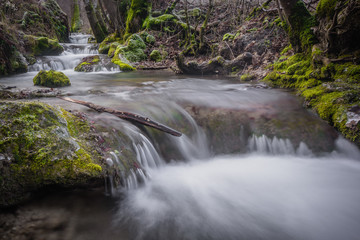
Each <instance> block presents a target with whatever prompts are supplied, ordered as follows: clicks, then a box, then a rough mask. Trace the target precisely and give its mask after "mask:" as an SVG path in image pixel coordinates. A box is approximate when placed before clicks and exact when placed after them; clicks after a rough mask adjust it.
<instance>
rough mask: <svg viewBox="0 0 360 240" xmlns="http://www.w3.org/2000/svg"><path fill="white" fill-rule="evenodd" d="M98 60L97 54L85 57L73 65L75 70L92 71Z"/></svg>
mask: <svg viewBox="0 0 360 240" xmlns="http://www.w3.org/2000/svg"><path fill="white" fill-rule="evenodd" d="M99 63H101V62H100V57H99V56H98V55H95V56H90V57H85V58H83V59H82V60H81V62H80V63H79V64H78V65H77V66H76V67H75V71H76V72H93V71H94V69H95V66H98V65H99Z"/></svg>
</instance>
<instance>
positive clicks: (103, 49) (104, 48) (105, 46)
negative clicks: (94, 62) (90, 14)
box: [99, 33, 121, 54]
mask: <svg viewBox="0 0 360 240" xmlns="http://www.w3.org/2000/svg"><path fill="white" fill-rule="evenodd" d="M114 42H118V43H120V42H121V38H119V37H118V36H116V35H115V33H113V34H110V35H109V36H107V37H106V38H105V39H104V41H102V42H101V43H100V45H99V53H101V54H108V52H109V49H110V45H111V43H114Z"/></svg>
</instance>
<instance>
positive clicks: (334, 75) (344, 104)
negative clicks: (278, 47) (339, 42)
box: [264, 47, 360, 146]
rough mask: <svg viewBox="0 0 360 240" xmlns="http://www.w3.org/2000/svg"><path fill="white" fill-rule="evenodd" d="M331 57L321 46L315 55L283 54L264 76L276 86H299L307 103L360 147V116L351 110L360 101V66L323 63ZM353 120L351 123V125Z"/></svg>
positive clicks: (315, 50)
mask: <svg viewBox="0 0 360 240" xmlns="http://www.w3.org/2000/svg"><path fill="white" fill-rule="evenodd" d="M319 58H324V59H327V58H326V57H325V56H324V54H323V53H322V52H321V51H319V49H317V48H315V47H314V48H313V52H312V54H300V53H299V54H295V55H293V56H283V57H282V60H280V61H278V62H277V63H275V64H274V65H273V69H274V70H273V72H271V73H270V74H268V75H267V76H266V78H265V79H264V81H265V82H267V83H268V84H269V85H271V86H274V87H282V88H292V89H295V90H296V91H297V92H298V93H299V94H300V95H301V96H303V97H304V98H305V105H306V106H308V107H311V108H313V109H315V110H316V112H317V113H318V114H319V116H320V117H321V118H322V119H324V120H326V121H327V122H328V123H329V124H330V125H332V126H334V127H335V128H336V129H338V130H339V131H340V132H341V133H342V134H343V135H344V136H345V137H347V138H348V139H350V140H352V141H354V142H355V143H356V144H357V145H359V146H360V117H359V119H358V120H354V119H357V118H353V117H351V116H353V115H354V114H352V113H351V112H350V109H353V108H354V106H358V105H359V104H360V97H359V96H360V87H359V83H360V80H359V79H360V66H359V65H356V64H354V63H350V62H347V63H346V62H345V63H341V61H338V62H333V63H328V64H326V65H323V63H322V61H319V60H318V59H319ZM350 122H351V124H350Z"/></svg>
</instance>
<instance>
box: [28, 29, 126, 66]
mask: <svg viewBox="0 0 360 240" xmlns="http://www.w3.org/2000/svg"><path fill="white" fill-rule="evenodd" d="M90 37H91V35H85V34H75V33H72V34H71V35H70V43H61V44H60V45H61V46H62V47H63V48H64V52H63V53H61V55H59V56H41V57H38V58H37V60H36V63H35V64H33V65H30V66H29V72H38V71H40V70H57V71H64V70H73V69H74V68H75V67H76V66H77V65H78V64H79V63H80V62H81V59H83V58H84V57H89V56H93V55H99V51H98V46H97V44H94V43H88V39H89V38H90ZM99 56H100V60H101V62H102V65H104V66H102V67H98V68H96V69H95V71H96V72H99V71H105V72H106V71H119V70H118V68H117V67H116V66H114V65H113V64H111V62H110V60H109V59H108V57H107V56H106V55H102V54H100V55H99Z"/></svg>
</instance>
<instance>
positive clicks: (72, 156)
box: [0, 101, 103, 207]
mask: <svg viewBox="0 0 360 240" xmlns="http://www.w3.org/2000/svg"><path fill="white" fill-rule="evenodd" d="M0 123H1V124H0V139H1V140H0V176H1V177H0V206H2V207H4V206H10V205H14V204H18V203H20V202H21V201H24V200H26V199H28V198H29V197H30V196H31V194H32V193H33V192H34V191H37V190H39V189H42V188H44V187H71V188H72V187H79V186H92V185H94V184H95V185H100V184H102V183H103V177H102V167H101V166H100V165H99V164H100V155H99V154H98V153H97V152H95V151H94V150H92V149H93V148H92V147H91V145H90V141H89V140H90V139H91V133H90V126H89V125H88V124H87V122H85V121H84V120H82V119H80V118H78V117H76V116H74V115H72V114H71V113H69V112H67V111H65V110H64V109H61V108H55V107H51V106H49V105H47V104H43V103H39V102H10V101H9V102H0Z"/></svg>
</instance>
